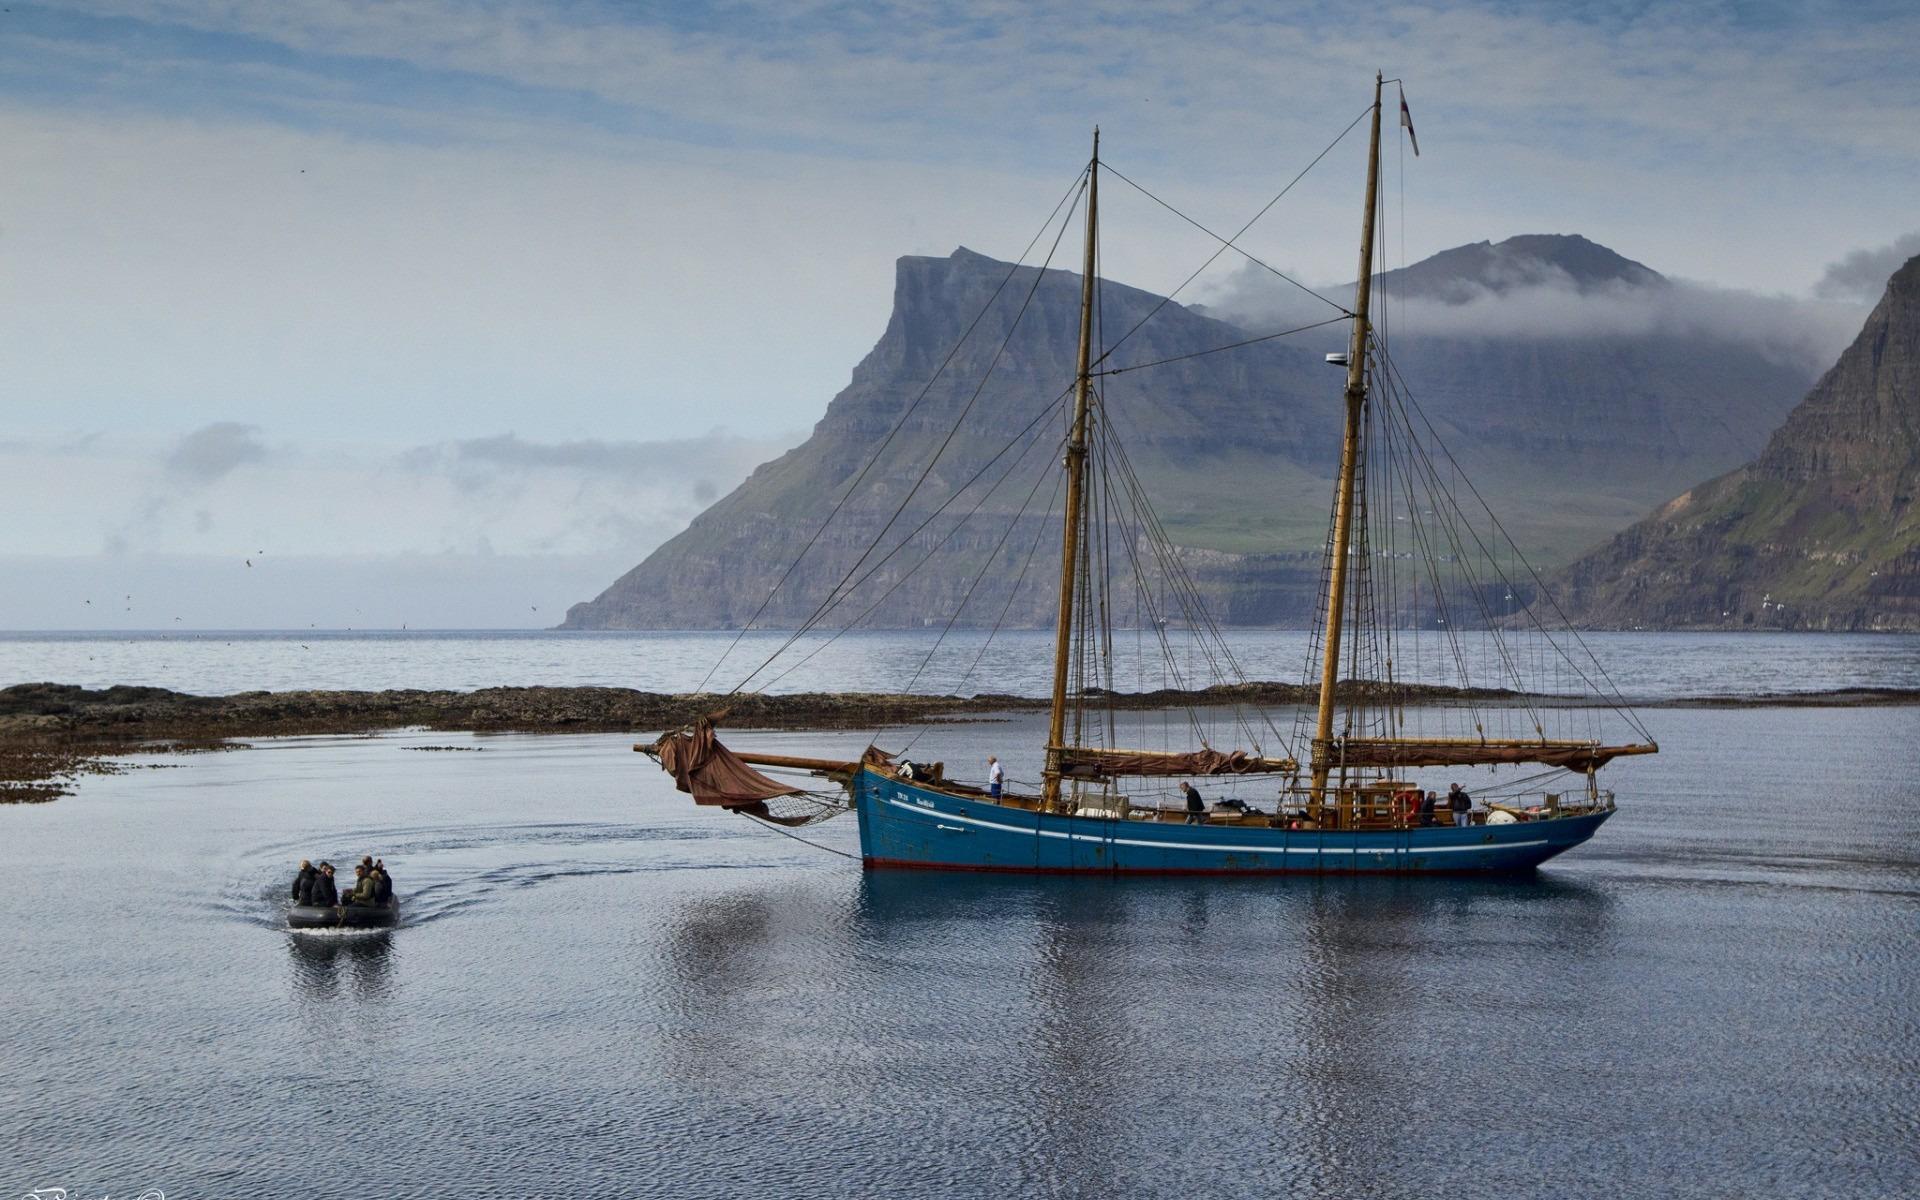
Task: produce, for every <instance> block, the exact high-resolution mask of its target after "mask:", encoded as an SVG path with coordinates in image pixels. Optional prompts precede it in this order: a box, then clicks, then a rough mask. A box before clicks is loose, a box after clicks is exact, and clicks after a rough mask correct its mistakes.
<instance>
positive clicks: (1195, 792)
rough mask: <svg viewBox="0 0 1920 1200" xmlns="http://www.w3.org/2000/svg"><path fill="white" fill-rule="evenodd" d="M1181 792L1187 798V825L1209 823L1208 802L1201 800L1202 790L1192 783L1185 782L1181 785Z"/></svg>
mask: <svg viewBox="0 0 1920 1200" xmlns="http://www.w3.org/2000/svg"><path fill="white" fill-rule="evenodd" d="M1180 791H1181V793H1182V794H1184V795H1185V796H1186V798H1187V821H1186V823H1187V824H1189V825H1205V824H1206V823H1207V802H1206V801H1205V800H1202V799H1201V798H1200V789H1199V788H1197V787H1195V786H1193V784H1191V783H1185V782H1183V783H1182V784H1181V785H1180Z"/></svg>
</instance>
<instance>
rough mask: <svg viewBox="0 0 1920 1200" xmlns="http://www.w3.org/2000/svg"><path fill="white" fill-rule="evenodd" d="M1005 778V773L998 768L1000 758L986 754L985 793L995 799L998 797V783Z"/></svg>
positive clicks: (1001, 782) (1002, 781)
mask: <svg viewBox="0 0 1920 1200" xmlns="http://www.w3.org/2000/svg"><path fill="white" fill-rule="evenodd" d="M1006 780H1007V773H1006V772H1005V771H1003V770H1001V769H1000V760H999V759H997V758H995V757H994V756H993V755H991V754H989V755H987V795H989V796H992V797H993V798H994V799H995V800H998V799H999V798H1000V785H1001V784H1003V783H1005V782H1006Z"/></svg>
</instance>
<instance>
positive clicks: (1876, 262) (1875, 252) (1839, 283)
mask: <svg viewBox="0 0 1920 1200" xmlns="http://www.w3.org/2000/svg"><path fill="white" fill-rule="evenodd" d="M1916 254H1920V232H1915V233H1909V234H1906V235H1905V236H1903V237H1897V238H1895V239H1894V240H1893V241H1892V242H1891V243H1889V244H1887V245H1885V246H1875V247H1872V248H1870V249H1863V250H1855V251H1854V252H1853V253H1851V254H1849V255H1847V256H1846V257H1845V258H1842V259H1841V260H1840V261H1838V262H1834V263H1828V264H1827V270H1826V274H1824V275H1822V276H1820V282H1818V283H1816V284H1814V285H1813V294H1814V295H1816V296H1823V297H1825V298H1827V299H1829V300H1852V301H1855V302H1857V303H1860V304H1872V303H1874V302H1875V301H1877V300H1879V299H1880V293H1881V292H1882V291H1884V290H1885V289H1886V286H1887V279H1888V277H1889V276H1891V275H1892V274H1893V273H1894V272H1895V271H1898V270H1899V269H1900V268H1901V267H1903V266H1905V265H1906V262H1907V260H1908V259H1910V258H1912V257H1913V256H1914V255H1916Z"/></svg>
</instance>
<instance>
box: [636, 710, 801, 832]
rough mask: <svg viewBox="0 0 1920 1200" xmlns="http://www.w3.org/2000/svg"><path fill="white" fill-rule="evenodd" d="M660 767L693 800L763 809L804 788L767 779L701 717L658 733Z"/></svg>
mask: <svg viewBox="0 0 1920 1200" xmlns="http://www.w3.org/2000/svg"><path fill="white" fill-rule="evenodd" d="M653 751H654V755H655V757H657V758H658V759H659V760H660V765H661V767H663V768H665V770H666V772H667V773H668V774H669V775H672V776H673V782H674V786H675V787H678V788H679V789H680V790H681V791H683V792H686V793H688V794H690V795H691V796H692V797H693V802H694V803H695V804H717V805H719V806H720V807H721V808H728V809H746V810H747V811H749V812H765V811H766V810H765V807H764V806H765V804H766V802H767V801H768V800H771V799H773V798H774V797H776V796H797V795H799V794H800V793H801V792H802V791H804V790H805V789H804V788H797V787H788V786H787V785H786V784H783V783H780V782H778V781H777V780H773V779H769V778H767V777H766V776H765V775H762V774H761V773H760V772H758V771H756V770H754V769H753V768H752V767H750V766H748V765H747V764H746V763H744V762H742V761H741V760H740V756H739V755H737V754H735V753H734V752H733V751H731V750H729V749H727V748H726V747H725V746H723V745H721V744H720V739H719V738H718V737H716V736H714V732H713V722H711V721H709V720H707V719H706V718H705V717H702V718H701V719H700V720H698V721H695V722H694V724H693V728H691V729H682V730H677V731H675V732H671V733H664V734H662V735H660V740H659V741H657V742H655V743H654V744H653Z"/></svg>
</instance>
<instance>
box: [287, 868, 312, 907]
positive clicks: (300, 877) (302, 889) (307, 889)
mask: <svg viewBox="0 0 1920 1200" xmlns="http://www.w3.org/2000/svg"><path fill="white" fill-rule="evenodd" d="M318 874H320V872H319V871H317V870H315V869H314V866H313V864H312V863H311V862H309V861H307V860H306V859H304V858H303V859H301V860H300V870H299V872H298V873H297V874H295V875H294V877H293V890H292V891H291V892H289V893H288V898H289V899H291V900H292V901H293V902H294V903H295V904H311V903H313V880H314V876H316V875H318Z"/></svg>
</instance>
